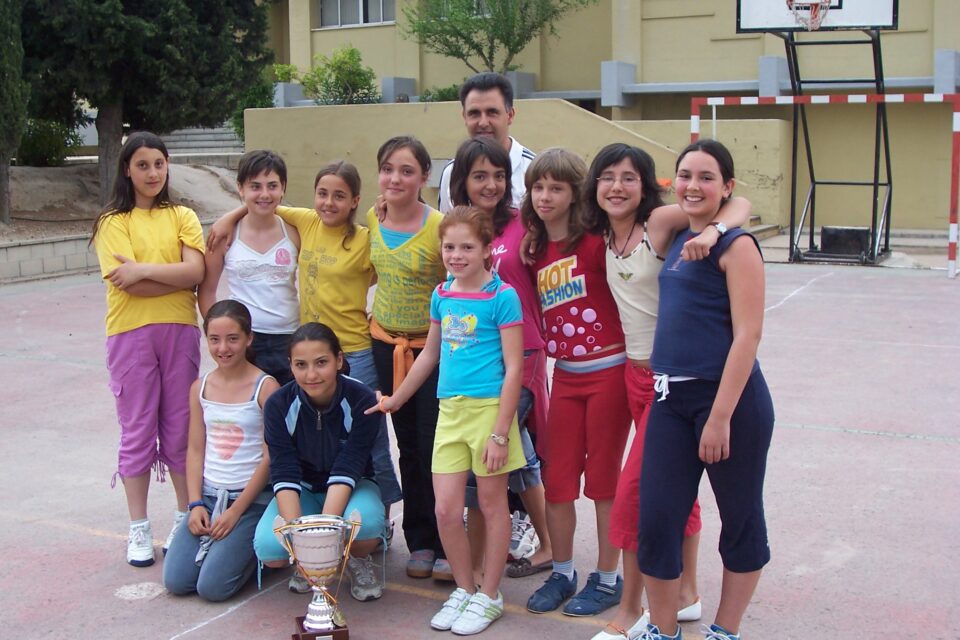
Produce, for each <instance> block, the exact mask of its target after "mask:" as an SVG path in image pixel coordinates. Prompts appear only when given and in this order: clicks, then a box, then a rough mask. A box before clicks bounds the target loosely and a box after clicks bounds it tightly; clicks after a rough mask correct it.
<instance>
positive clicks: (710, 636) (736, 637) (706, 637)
mask: <svg viewBox="0 0 960 640" xmlns="http://www.w3.org/2000/svg"><path fill="white" fill-rule="evenodd" d="M700 631H701V632H702V633H703V640H740V634H739V633H737V634H733V633H730V632H729V631H727V630H726V629H724V628H723V627H721V626H720V625H716V624H712V625H710V626H709V627H708V626H707V625H701V626H700Z"/></svg>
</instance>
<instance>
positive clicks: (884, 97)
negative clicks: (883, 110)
mask: <svg viewBox="0 0 960 640" xmlns="http://www.w3.org/2000/svg"><path fill="white" fill-rule="evenodd" d="M879 103H886V104H916V103H920V104H922V103H948V104H952V105H953V127H952V130H951V135H952V152H951V160H950V225H949V228H948V238H949V242H948V245H947V277H949V278H956V277H957V201H958V198H960V185H958V180H960V94H958V93H878V94H862V93H847V94H837V95H815V96H812V95H807V96H764V97H757V96H717V97H696V98H692V99H691V100H690V141H691V142H696V141H697V139H698V138H700V110H701V109H702V108H703V107H740V106H744V107H745V106H766V105H798V104H805V105H816V104H879Z"/></svg>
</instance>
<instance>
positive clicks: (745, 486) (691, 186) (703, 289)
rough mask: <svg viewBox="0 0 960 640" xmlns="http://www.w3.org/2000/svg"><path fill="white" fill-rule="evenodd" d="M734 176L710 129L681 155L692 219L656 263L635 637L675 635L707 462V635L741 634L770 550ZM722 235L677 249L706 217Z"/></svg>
mask: <svg viewBox="0 0 960 640" xmlns="http://www.w3.org/2000/svg"><path fill="white" fill-rule="evenodd" d="M733 186H734V179H733V159H732V158H731V156H730V153H729V151H727V149H726V148H725V147H724V146H723V145H721V144H720V143H718V142H716V141H713V140H701V141H699V142H696V143H694V144H691V145H690V146H688V147H687V148H686V149H685V150H684V151H683V152H682V153H681V154H680V156H679V159H678V160H677V177H676V182H675V187H676V192H677V199H678V202H679V204H680V207H681V208H682V209H683V211H684V213H686V214H687V218H688V220H689V224H690V229H689V231H688V232H687V233H682V234H680V236H678V237H677V239H676V240H675V241H674V243H673V246H672V247H671V248H670V251H669V252H668V253H667V256H666V259H665V262H664V267H663V269H662V270H661V271H660V275H659V286H660V304H659V309H658V321H657V328H656V334H655V337H654V345H653V353H652V355H651V368H652V369H653V371H654V372H655V373H656V384H655V390H656V391H657V393H658V398H657V401H655V402H654V403H653V407H652V408H651V411H650V416H649V419H648V423H647V434H646V440H645V449H644V455H643V464H642V470H641V476H640V533H639V540H638V551H637V555H638V562H639V565H640V570H641V573H642V574H643V581H644V585H645V586H646V588H647V595H648V598H649V601H650V610H651V611H650V613H651V620H650V624H649V625H648V626H647V629H646V631H645V632H644V634H643V635H641V637H642V638H647V639H648V640H659V639H675V638H681V637H682V633H681V631H680V629H679V627H678V625H677V614H676V612H677V609H678V606H679V604H680V602H679V593H680V573H681V570H682V567H683V565H682V561H681V557H682V555H681V542H682V532H683V529H684V525H685V523H686V520H687V516H688V515H689V513H690V508H691V506H692V505H693V503H694V500H695V499H696V496H697V488H698V485H699V482H700V478H701V476H702V474H703V472H704V471H706V472H707V475H708V477H709V478H710V484H711V486H712V488H713V492H714V495H715V496H716V500H717V506H718V510H719V512H720V518H721V523H722V529H721V533H720V544H719V550H720V555H721V558H722V560H723V566H724V571H723V587H722V590H721V595H720V604H719V607H718V611H717V615H716V617H715V618H714V624H712V625H711V626H710V627H709V628H705V630H704V632H705V634H706V637H707V638H710V639H713V640H739V638H740V622H741V620H742V618H743V614H744V612H745V610H746V607H747V604H748V603H749V602H750V598H751V597H752V595H753V592H754V590H755V589H756V586H757V583H758V581H759V579H760V572H761V570H762V568H763V566H764V565H765V564H766V563H767V562H769V560H770V550H769V547H768V545H767V531H766V523H765V520H764V513H763V480H764V475H765V471H766V458H767V450H768V449H769V445H770V438H771V434H772V431H773V404H772V401H771V399H770V394H769V391H768V390H767V386H766V383H765V381H764V379H763V374H762V373H761V372H760V369H759V365H758V364H757V360H756V355H757V348H758V346H759V343H760V336H761V333H762V327H763V304H764V273H763V260H762V256H761V255H760V251H759V246H758V245H757V242H756V239H755V238H753V236H751V235H750V234H749V233H747V232H745V231H743V230H742V229H731V230H729V231H727V229H726V228H725V226H723V225H722V223H721V222H720V221H719V220H718V219H717V214H718V213H719V211H720V208H721V206H722V205H723V203H724V202H725V201H726V200H727V199H728V198H729V197H730V195H731V192H732V190H733ZM710 226H714V227H717V229H716V230H717V231H719V232H720V236H721V237H720V240H719V241H718V242H717V244H716V246H715V247H714V248H713V249H712V250H711V252H710V255H709V256H707V258H706V259H704V260H699V261H689V260H684V258H683V257H681V250H682V246H683V243H684V242H685V241H687V240H688V239H689V238H690V237H692V236H696V235H698V234H700V233H702V232H703V231H704V230H706V229H707V228H708V227H710Z"/></svg>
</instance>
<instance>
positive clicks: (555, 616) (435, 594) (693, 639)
mask: <svg viewBox="0 0 960 640" xmlns="http://www.w3.org/2000/svg"><path fill="white" fill-rule="evenodd" d="M0 517H4V518H7V519H10V520H16V521H18V522H22V523H23V524H35V525H42V526H44V527H55V528H57V529H63V530H65V531H75V532H77V533H85V534H87V535H91V536H96V537H98V538H110V539H113V540H126V539H127V536H125V535H123V534H121V533H116V532H113V531H105V530H103V529H96V528H94V527H86V526H83V525H79V524H74V523H72V522H66V521H64V520H59V519H49V518H32V517H26V518H25V517H23V515H22V514H20V513H15V512H13V511H6V510H2V509H0ZM278 584H279V583H278ZM272 586H276V585H272ZM272 586H271V588H272ZM384 588H385V589H387V590H389V591H394V592H397V593H405V594H409V595H414V596H420V597H422V598H429V599H431V600H436V601H437V602H444V601H446V599H447V598H448V597H449V596H448V595H447V594H446V593H444V592H442V591H437V590H435V589H426V588H424V587H414V586H410V585H406V584H401V583H399V582H386V583H384ZM264 591H266V589H264ZM259 593H262V591H261V592H259ZM239 604H241V605H242V604H246V601H243V602H241V603H239ZM237 608H239V607H237V606H234V607H231V608H230V609H229V610H228V611H227V612H225V613H232V612H233V611H234V610H236V609H237ZM503 608H504V609H505V610H506V611H509V612H510V613H513V614H515V615H522V616H527V617H529V618H530V619H539V618H548V619H551V620H556V621H558V622H565V623H571V622H572V623H574V624H579V625H583V626H591V627H598V626H600V625H599V621H598V620H597V619H596V618H593V617H576V616H565V615H563V614H562V613H560V612H559V611H551V612H550V613H532V612H530V611H527V608H526V607H524V606H521V605H518V604H510V603H504V605H503ZM218 617H219V616H218ZM178 637H179V636H178ZM684 637H686V638H689V639H690V640H703V636H702V635H699V634H684Z"/></svg>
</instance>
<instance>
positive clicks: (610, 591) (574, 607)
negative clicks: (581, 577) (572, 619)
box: [563, 571, 623, 616]
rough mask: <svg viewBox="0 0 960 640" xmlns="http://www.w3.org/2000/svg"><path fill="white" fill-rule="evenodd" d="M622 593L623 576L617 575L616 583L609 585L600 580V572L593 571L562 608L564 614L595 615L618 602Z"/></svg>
mask: <svg viewBox="0 0 960 640" xmlns="http://www.w3.org/2000/svg"><path fill="white" fill-rule="evenodd" d="M622 593H623V578H621V577H620V576H617V584H615V585H614V586H612V587H611V586H609V585H606V584H603V583H602V582H600V574H599V573H597V572H596V571H594V572H593V573H591V574H590V576H589V577H588V578H587V584H586V585H584V587H583V589H582V590H581V591H580V593H578V594H577V595H575V596H573V598H571V599H570V602H568V603H567V605H566V606H565V607H564V608H563V615H565V616H595V615H597V614H598V613H601V612H603V611H606V610H607V609H609V608H610V607H612V606H614V605H618V604H620V595H621V594H622Z"/></svg>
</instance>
